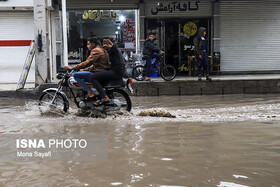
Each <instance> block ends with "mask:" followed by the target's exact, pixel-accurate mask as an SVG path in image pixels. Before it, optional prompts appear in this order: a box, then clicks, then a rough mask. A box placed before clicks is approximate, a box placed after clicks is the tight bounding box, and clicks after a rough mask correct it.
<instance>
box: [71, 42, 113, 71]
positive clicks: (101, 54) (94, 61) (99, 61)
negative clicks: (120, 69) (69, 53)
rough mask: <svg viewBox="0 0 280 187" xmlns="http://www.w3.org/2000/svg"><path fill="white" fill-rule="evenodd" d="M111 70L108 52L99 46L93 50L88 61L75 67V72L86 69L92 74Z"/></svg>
mask: <svg viewBox="0 0 280 187" xmlns="http://www.w3.org/2000/svg"><path fill="white" fill-rule="evenodd" d="M109 68H110V66H109V56H108V54H107V52H106V51H104V50H103V49H102V48H100V47H99V46H97V47H95V48H93V49H92V50H91V52H90V55H89V57H88V58H87V59H86V61H84V62H81V63H80V64H77V65H76V66H74V69H75V70H80V69H86V70H87V71H92V72H96V71H104V70H108V69H109Z"/></svg>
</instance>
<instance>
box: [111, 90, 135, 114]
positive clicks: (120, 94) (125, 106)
mask: <svg viewBox="0 0 280 187" xmlns="http://www.w3.org/2000/svg"><path fill="white" fill-rule="evenodd" d="M107 94H108V97H109V98H110V99H113V100H117V101H118V102H119V103H120V106H121V109H120V110H125V111H128V112H130V110H131V107H132V103H131V100H130V97H129V95H128V94H127V93H126V92H125V91H123V90H120V89H113V90H110V91H109V92H108V93H107Z"/></svg>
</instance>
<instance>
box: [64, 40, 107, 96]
mask: <svg viewBox="0 0 280 187" xmlns="http://www.w3.org/2000/svg"><path fill="white" fill-rule="evenodd" d="M87 48H88V49H89V51H90V55H89V57H88V58H87V59H86V61H84V62H81V63H80V64H77V65H75V66H73V67H70V66H65V67H64V68H65V69H69V70H73V69H74V70H76V71H78V70H81V71H79V72H75V73H73V77H74V79H75V80H76V81H77V82H78V83H79V84H80V85H81V86H82V87H83V89H84V90H85V91H86V92H87V97H86V100H87V99H90V98H93V97H94V93H93V92H92V91H91V90H90V88H89V87H88V85H87V84H86V83H85V81H86V82H90V76H91V75H93V74H94V73H97V72H102V71H106V70H109V68H110V65H109V56H108V54H107V52H106V51H105V50H104V49H102V48H101V47H100V45H99V41H98V39H97V38H96V37H90V38H88V39H87Z"/></svg>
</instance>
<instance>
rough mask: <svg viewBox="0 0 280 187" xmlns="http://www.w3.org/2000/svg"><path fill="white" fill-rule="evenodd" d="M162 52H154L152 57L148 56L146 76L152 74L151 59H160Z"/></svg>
mask: <svg viewBox="0 0 280 187" xmlns="http://www.w3.org/2000/svg"><path fill="white" fill-rule="evenodd" d="M160 57H161V56H160V54H157V53H154V54H153V55H152V58H151V57H149V56H146V66H147V69H146V77H150V76H151V74H152V68H151V60H152V59H153V58H156V61H158V60H160Z"/></svg>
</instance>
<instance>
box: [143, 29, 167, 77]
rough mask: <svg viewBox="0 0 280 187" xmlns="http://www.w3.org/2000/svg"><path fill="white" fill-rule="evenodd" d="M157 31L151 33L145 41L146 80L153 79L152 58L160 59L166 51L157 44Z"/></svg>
mask: <svg viewBox="0 0 280 187" xmlns="http://www.w3.org/2000/svg"><path fill="white" fill-rule="evenodd" d="M155 39H156V38H155V33H149V35H148V39H147V40H146V41H145V43H144V48H143V55H144V58H145V60H146V66H147V67H146V72H147V74H146V77H145V79H144V80H145V81H151V79H150V76H151V60H152V59H153V58H156V60H159V59H160V58H161V56H160V55H162V54H163V53H164V52H163V51H161V50H160V49H159V48H158V47H157V46H156V45H155V44H154V40H155Z"/></svg>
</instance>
